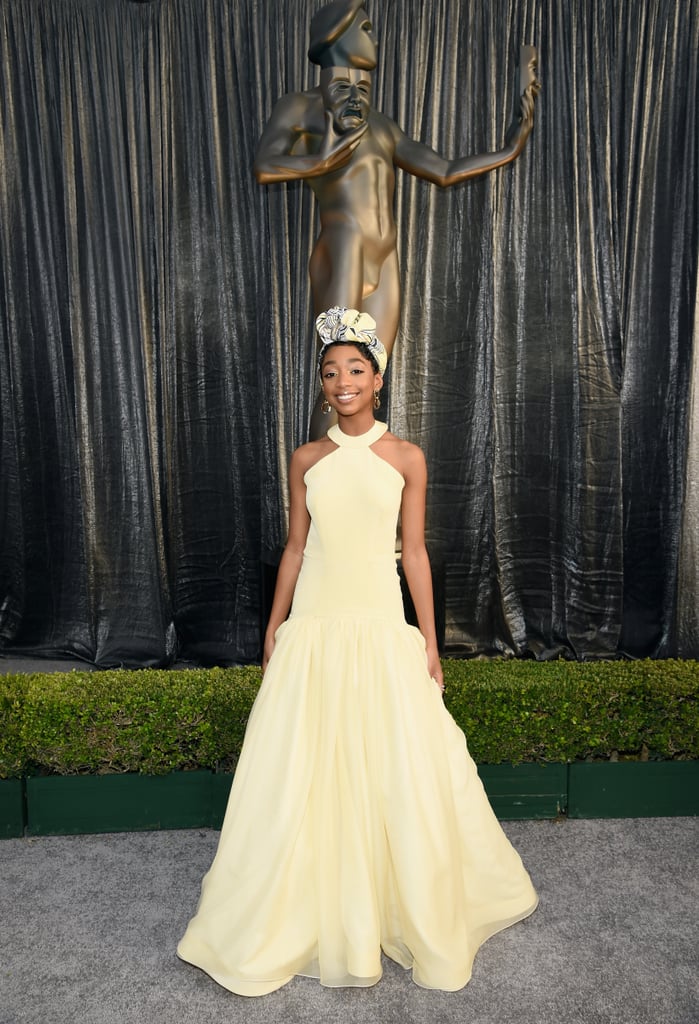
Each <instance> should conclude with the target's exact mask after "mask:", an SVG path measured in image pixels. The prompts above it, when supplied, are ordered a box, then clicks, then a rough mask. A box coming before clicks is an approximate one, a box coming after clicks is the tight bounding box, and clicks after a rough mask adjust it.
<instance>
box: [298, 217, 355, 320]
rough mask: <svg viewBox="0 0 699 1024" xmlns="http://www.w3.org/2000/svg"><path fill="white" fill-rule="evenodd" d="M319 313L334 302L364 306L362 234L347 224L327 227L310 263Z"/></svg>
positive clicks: (316, 306)
mask: <svg viewBox="0 0 699 1024" xmlns="http://www.w3.org/2000/svg"><path fill="white" fill-rule="evenodd" d="M308 270H309V273H310V277H311V291H312V293H313V310H314V312H315V315H316V316H317V315H318V314H319V313H322V312H323V310H325V309H330V307H331V306H347V307H348V308H349V309H361V308H362V307H361V301H362V293H363V291H364V257H363V253H362V236H361V235H360V234H359V233H358V232H357V231H356V230H353V229H350V228H347V227H346V226H345V225H337V226H333V227H332V228H323V230H322V232H321V234H320V235H319V237H318V239H317V241H316V244H315V246H314V249H313V253H312V254H311V260H310V263H309V266H308Z"/></svg>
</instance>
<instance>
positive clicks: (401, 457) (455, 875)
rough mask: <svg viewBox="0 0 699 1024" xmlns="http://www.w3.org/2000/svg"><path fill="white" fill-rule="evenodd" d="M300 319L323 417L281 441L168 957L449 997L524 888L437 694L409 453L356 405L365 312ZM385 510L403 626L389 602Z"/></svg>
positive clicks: (372, 348)
mask: <svg viewBox="0 0 699 1024" xmlns="http://www.w3.org/2000/svg"><path fill="white" fill-rule="evenodd" d="M316 326H317V329H318V332H319V335H320V338H321V343H322V345H321V351H320V362H319V370H320V377H321V382H322V389H323V395H324V406H325V408H326V411H330V409H334V410H335V412H336V413H337V418H338V423H337V425H336V426H333V427H331V428H330V429H329V430H328V433H327V436H326V437H324V438H323V439H322V440H319V441H313V442H311V443H310V444H307V445H303V446H302V447H301V448H299V449H298V450H297V451H296V452H295V453H294V455H293V457H292V461H291V468H290V490H291V504H290V515H289V538H288V542H287V545H286V548H285V551H284V554H283V556H282V560H281V562H280V566H279V573H278V578H277V586H276V591H275V596H274V601H273V604H272V611H271V616H270V623H269V628H268V630H267V634H266V637H265V646H264V658H263V667H264V669H265V674H264V679H263V683H262V687H261V689H260V692H259V695H258V697H257V700H256V701H255V705H254V707H253V710H252V713H251V715H250V719H249V722H248V728H247V732H246V736H245V743H244V746H243V750H242V752H241V756H240V760H239V763H238V767H237V770H236V774H235V779H234V782H233V787H232V789H231V796H230V800H229V804H228V809H227V811H226V817H225V820H224V823H223V828H222V831H221V838H220V842H219V847H218V851H217V853H216V857H215V859H214V862H213V864H212V866H211V869H210V870H209V872H208V874H207V875H206V877H205V878H204V881H203V883H202V894H201V899H200V902H199V907H198V910H197V913H196V916H195V917H194V918H193V919H192V920H191V921H190V923H189V926H188V928H187V931H186V933H185V936H184V937H183V939H182V941H181V942H180V945H179V947H178V953H179V955H180V956H181V957H182V959H184V960H187V961H189V962H190V963H193V964H196V965H197V966H199V967H201V968H203V969H204V970H205V971H207V972H208V973H209V974H210V975H211V977H212V978H214V979H215V980H216V981H218V982H219V983H220V984H221V985H223V986H225V987H226V988H228V989H230V990H231V991H232V992H237V993H239V994H241V995H263V994H265V993H267V992H271V991H273V990H274V989H277V988H279V987H280V986H282V985H284V984H285V983H286V982H288V981H290V980H291V978H292V977H293V976H294V975H296V974H302V975H309V976H312V977H317V978H319V979H320V981H321V983H322V984H324V985H331V986H342V985H355V986H366V985H373V984H375V983H376V982H377V981H378V980H379V978H380V977H381V952H382V951H383V952H384V953H386V954H387V955H388V956H389V957H391V958H392V959H394V960H396V961H397V962H398V963H400V964H401V965H402V966H403V967H406V968H411V969H412V973H413V979H414V980H415V981H416V982H417V983H418V984H419V985H422V986H424V987H427V988H439V989H446V990H450V991H452V990H456V989H459V988H461V987H462V986H463V985H465V984H466V983H467V981H468V980H469V978H470V976H471V966H472V963H473V959H474V956H475V954H476V952H477V950H478V947H479V946H480V945H481V944H482V943H483V942H484V941H485V940H486V939H487V938H488V937H489V936H491V935H493V934H494V933H495V932H497V931H499V930H501V929H502V928H506V927H507V926H508V925H511V924H514V923H515V922H516V921H519V920H521V919H522V918H524V917H526V916H527V915H528V914H530V913H532V911H533V910H534V909H535V907H536V904H537V896H536V893H535V891H534V889H533V887H532V884H531V881H530V879H529V876H528V875H527V873H526V871H525V869H524V867H523V866H522V862H521V860H520V858H519V856H518V854H517V853H516V852H515V850H514V849H513V848H512V846H511V845H510V843H509V842H508V840H507V838H506V837H505V835H504V833H503V831H502V829H501V828H500V825H499V824H498V822H497V819H496V818H495V816H494V814H493V812H492V810H491V808H490V805H489V803H488V800H487V797H486V796H485V793H484V791H483V787H482V785H481V783H480V780H479V778H478V775H477V772H476V768H475V765H474V763H473V761H472V760H471V758H470V756H469V754H468V751H467V748H466V742H465V739H464V736H463V733H462V732H461V731H460V730H459V728H458V727H457V726H456V724H455V722H454V721H453V719H452V718H451V716H450V715H449V714H448V712H447V711H446V709H445V708H444V705H443V703H442V692H443V689H444V687H443V683H442V671H441V666H440V662H439V656H438V651H437V642H436V636H435V627H434V613H433V605H432V582H431V576H430V568H429V561H428V558H427V552H426V550H425V542H424V518H425V489H426V470H425V461H424V458H423V455H422V452H421V451H420V449H419V448H417V447H416V446H415V445H412V444H409V443H408V442H406V441H401V440H399V439H398V438H397V437H395V436H394V435H393V434H391V433H390V432H389V431H388V430H387V429H386V426H385V424H383V423H379V422H377V421H376V420H375V419H374V408H375V406H376V405H377V404H378V402H379V394H380V390H381V386H382V383H383V381H382V376H381V375H382V372H383V371H384V370H385V367H386V353H385V350H384V349H383V346H382V345H381V343H380V342H379V341H378V339H377V338H376V337H375V324H374V321H373V320H372V318H371V317H370V316H368V315H367V314H365V313H359V312H358V311H357V310H348V309H344V308H342V307H334V308H333V309H330V310H328V311H327V312H325V313H322V314H321V315H320V316H319V317H318V320H317V321H316ZM399 512H400V516H401V531H402V555H401V558H402V563H403V569H404V572H405V576H406V580H407V582H408V586H409V588H410V593H411V596H412V598H413V602H414V605H415V609H416V612H417V617H418V623H419V630H418V629H416V628H415V627H413V626H409V625H408V624H407V623H406V621H405V618H404V614H403V603H402V598H401V591H400V584H399V579H398V575H397V571H396V559H395V535H396V523H397V517H398V514H399ZM289 609H291V613H290V615H289V617H288V618H287V614H288V613H289Z"/></svg>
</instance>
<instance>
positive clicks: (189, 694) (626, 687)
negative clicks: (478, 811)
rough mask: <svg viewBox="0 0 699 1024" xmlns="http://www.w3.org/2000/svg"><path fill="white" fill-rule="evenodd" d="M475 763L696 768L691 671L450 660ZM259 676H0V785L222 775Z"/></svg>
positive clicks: (681, 664)
mask: <svg viewBox="0 0 699 1024" xmlns="http://www.w3.org/2000/svg"><path fill="white" fill-rule="evenodd" d="M444 675H445V681H446V684H447V697H446V702H447V706H448V708H449V710H450V711H451V713H452V715H453V716H454V718H455V719H456V721H457V722H458V723H459V725H460V726H461V727H462V729H463V730H464V732H465V733H466V735H467V737H468V742H469V747H470V750H471V754H472V755H473V757H474V759H475V760H476V761H477V762H478V763H480V764H499V763H502V762H510V763H518V762H520V761H557V762H565V761H574V760H580V759H585V758H588V759H605V760H606V759H610V758H612V759H615V758H641V759H645V758H648V757H650V758H660V759H695V758H699V663H697V662H695V661H671V660H668V661H636V662H625V661H614V662H596V663H578V662H566V661H558V662H547V663H538V662H534V661H453V660H445V662H444ZM259 684H260V669H259V668H258V667H256V666H246V667H236V668H230V669H208V670H205V669H195V670H187V671H179V670H167V671H156V670H149V669H141V670H119V671H106V672H71V673H67V674H47V675H14V676H4V677H3V676H0V778H7V777H12V776H18V775H27V774H101V773H108V772H143V773H148V774H162V773H165V772H169V771H174V770H183V769H184V770H187V769H194V768H210V769H214V770H220V771H231V770H232V769H233V768H234V766H235V763H236V760H237V757H238V753H239V751H240V745H241V742H242V738H243V734H244V731H245V723H246V721H247V718H248V715H249V712H250V708H251V706H252V702H253V700H254V698H255V694H256V693H257V690H258V687H259Z"/></svg>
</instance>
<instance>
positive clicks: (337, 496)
mask: <svg viewBox="0 0 699 1024" xmlns="http://www.w3.org/2000/svg"><path fill="white" fill-rule="evenodd" d="M385 431H386V425H385V424H384V423H379V422H378V421H377V422H376V423H375V424H374V426H373V427H372V428H371V429H370V430H369V431H367V432H366V433H365V434H362V435H360V436H359V437H352V436H350V435H348V434H343V433H342V431H341V430H340V428H339V427H337V426H335V427H331V428H330V430H329V431H328V437H329V438H330V440H331V441H333V442H334V443H335V444H336V445H337V448H336V449H335V450H334V451H332V452H331V453H330V454H329V455H326V456H324V457H323V458H322V459H320V461H319V462H316V463H315V465H314V466H312V467H311V468H310V469H309V470H308V472H307V473H306V475H305V484H306V504H307V507H308V511H309V514H310V517H311V525H310V529H309V531H308V539H307V541H306V547H305V550H304V554H303V565H302V568H301V573H300V575H299V579H298V582H297V585H296V591H295V594H294V601H293V606H292V610H291V614H292V616H298V615H313V616H326V615H337V614H341V615H345V614H352V615H355V616H365V615H366V616H370V617H379V618H396V617H398V618H400V619H402V618H403V603H402V598H401V592H400V582H399V579H398V573H397V569H396V557H395V539H396V524H397V520H398V512H399V509H400V502H401V495H402V491H403V487H404V484H405V481H404V480H403V477H402V476H401V474H400V473H399V472H398V471H397V470H396V469H394V468H393V466H391V465H390V464H389V463H388V462H386V460H385V459H382V458H381V457H380V456H379V455H377V454H376V453H375V452H374V451H373V450H372V448H371V445H372V444H374V443H375V442H376V441H377V440H378V439H379V438H380V437H381V436H382V435H383V434H384V433H385Z"/></svg>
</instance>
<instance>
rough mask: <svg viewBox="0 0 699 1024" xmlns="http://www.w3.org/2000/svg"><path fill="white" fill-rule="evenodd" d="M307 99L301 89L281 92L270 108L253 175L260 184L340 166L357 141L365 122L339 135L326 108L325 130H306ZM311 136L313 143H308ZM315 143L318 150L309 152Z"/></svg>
mask: <svg viewBox="0 0 699 1024" xmlns="http://www.w3.org/2000/svg"><path fill="white" fill-rule="evenodd" d="M309 102H310V101H309V99H308V97H307V96H305V95H304V94H303V93H297V94H295V95H289V96H282V98H281V99H280V100H279V102H278V103H277V105H276V106H275V108H274V110H273V111H272V116H271V118H270V119H269V122H268V124H267V127H266V128H265V130H264V132H263V133H262V138H261V139H260V142H259V145H258V147H257V153H256V155H255V177H256V178H257V180H258V181H259V182H260V184H261V185H269V184H271V183H272V182H277V181H296V180H298V179H300V178H313V177H316V176H318V175H321V174H328V173H329V172H330V171H335V170H337V169H338V168H339V167H343V166H344V164H346V163H347V161H348V160H349V159H350V157H351V156H352V153H353V152H354V150H355V149H356V147H357V145H358V144H359V140H360V139H361V137H362V135H363V134H364V132H365V131H366V128H367V125H366V123H364V124H362V125H361V126H360V127H359V128H356V129H355V130H354V131H351V132H347V133H346V134H344V135H338V134H337V132H336V131H335V129H334V126H333V120H332V114H331V113H330V112H329V111H325V131H324V134H322V135H320V133H319V132H318V131H317V130H316V131H315V132H314V131H313V130H312V129H310V130H309V129H308V128H307V127H306V125H305V122H306V121H307V120H308V106H309ZM311 139H312V140H313V141H314V142H315V145H314V146H311V147H309V146H308V141H309V140H311ZM316 146H317V147H318V148H317V152H311V153H309V152H308V149H309V148H311V149H315V147H316ZM295 149H296V150H297V152H294V150H295ZM299 150H301V152H298V151H299ZM303 150H305V152H303Z"/></svg>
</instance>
